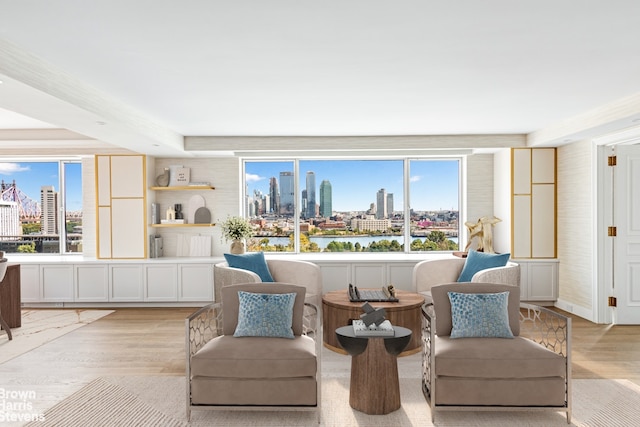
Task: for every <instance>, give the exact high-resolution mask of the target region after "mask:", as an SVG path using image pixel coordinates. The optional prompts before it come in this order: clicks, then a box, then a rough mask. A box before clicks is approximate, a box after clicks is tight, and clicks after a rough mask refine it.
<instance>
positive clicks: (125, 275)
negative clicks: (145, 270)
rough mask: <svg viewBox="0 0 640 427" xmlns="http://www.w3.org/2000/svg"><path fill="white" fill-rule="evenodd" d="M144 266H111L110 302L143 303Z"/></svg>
mask: <svg viewBox="0 0 640 427" xmlns="http://www.w3.org/2000/svg"><path fill="white" fill-rule="evenodd" d="M142 276H143V274H142V265H139V264H130V265H111V283H110V287H111V290H110V293H109V300H111V301H142Z"/></svg>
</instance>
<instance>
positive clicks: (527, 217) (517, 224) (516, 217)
mask: <svg viewBox="0 0 640 427" xmlns="http://www.w3.org/2000/svg"><path fill="white" fill-rule="evenodd" d="M511 257H512V258H530V257H531V196H514V197H513V252H512V253H511Z"/></svg>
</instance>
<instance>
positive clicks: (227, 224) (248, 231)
mask: <svg viewBox="0 0 640 427" xmlns="http://www.w3.org/2000/svg"><path fill="white" fill-rule="evenodd" d="M252 235H253V228H251V224H250V223H249V220H247V219H246V218H242V217H239V216H231V217H228V218H227V219H226V220H225V221H224V222H223V223H222V236H223V237H224V238H225V240H242V239H247V238H249V237H251V236H252Z"/></svg>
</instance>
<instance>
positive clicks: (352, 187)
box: [245, 160, 459, 211]
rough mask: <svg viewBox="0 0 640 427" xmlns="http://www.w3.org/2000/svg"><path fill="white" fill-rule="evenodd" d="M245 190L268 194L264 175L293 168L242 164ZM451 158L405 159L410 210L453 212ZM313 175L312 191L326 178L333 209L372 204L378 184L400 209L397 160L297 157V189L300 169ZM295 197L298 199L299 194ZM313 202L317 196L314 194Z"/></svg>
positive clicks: (355, 208)
mask: <svg viewBox="0 0 640 427" xmlns="http://www.w3.org/2000/svg"><path fill="white" fill-rule="evenodd" d="M245 165H246V166H245V168H246V170H245V172H246V178H247V183H248V188H249V193H250V194H253V190H254V189H258V190H260V191H262V192H263V193H264V194H268V193H269V178H270V177H272V176H275V177H277V178H278V179H279V177H280V172H281V171H293V162H260V161H251V162H246V163H245ZM458 168H459V161H457V160H442V161H439V160H438V161H434V160H429V161H421V160H414V161H411V178H410V179H411V184H410V194H411V205H412V206H411V207H412V208H413V209H414V210H419V211H421V210H440V209H452V208H453V209H454V210H458V181H459V176H458ZM307 171H313V172H315V175H316V194H319V193H318V191H319V188H320V183H321V182H322V181H323V180H325V179H327V180H329V181H330V182H331V189H332V195H333V197H332V198H333V200H332V203H333V210H336V211H364V210H367V209H369V205H370V204H371V203H375V202H376V193H377V192H378V190H380V189H381V188H384V189H386V190H387V193H393V200H394V210H396V211H398V210H402V206H403V203H404V201H403V200H404V198H403V189H402V182H403V161H402V160H340V161H336V160H300V184H299V186H300V191H302V190H304V189H305V186H306V172H307ZM297 196H298V201H299V200H300V194H298V195H297ZM316 199H317V202H318V203H319V196H317V197H316Z"/></svg>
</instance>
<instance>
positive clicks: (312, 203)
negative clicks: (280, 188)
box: [306, 171, 316, 218]
mask: <svg viewBox="0 0 640 427" xmlns="http://www.w3.org/2000/svg"><path fill="white" fill-rule="evenodd" d="M306 213H307V215H306V217H307V218H315V216H316V173H315V172H311V171H309V172H307V212H306Z"/></svg>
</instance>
